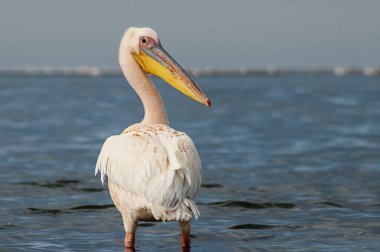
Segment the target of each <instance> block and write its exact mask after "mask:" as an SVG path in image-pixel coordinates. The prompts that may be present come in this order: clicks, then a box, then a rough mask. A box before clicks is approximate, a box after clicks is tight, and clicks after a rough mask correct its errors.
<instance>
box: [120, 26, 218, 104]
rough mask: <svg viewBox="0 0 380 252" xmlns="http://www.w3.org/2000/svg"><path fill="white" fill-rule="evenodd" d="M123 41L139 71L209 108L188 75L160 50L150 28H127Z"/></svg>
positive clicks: (157, 40)
mask: <svg viewBox="0 0 380 252" xmlns="http://www.w3.org/2000/svg"><path fill="white" fill-rule="evenodd" d="M123 41H125V42H126V43H127V45H126V46H128V47H129V48H128V49H129V51H130V52H131V53H132V55H133V57H134V59H135V60H136V62H137V63H138V64H139V66H140V67H141V69H142V70H143V71H144V72H146V73H149V74H153V75H155V76H157V77H160V78H161V79H163V80H164V81H166V82H167V83H169V84H170V85H172V86H173V87H174V88H176V89H178V90H179V91H180V92H182V93H183V94H185V95H187V96H189V97H190V98H192V99H194V100H196V101H198V102H200V103H202V104H205V105H206V106H208V107H210V105H211V102H210V100H209V99H208V98H207V96H206V94H205V93H204V92H203V91H202V90H201V89H200V87H199V86H198V84H197V83H196V82H195V81H194V80H193V79H192V78H191V77H190V75H189V74H188V73H187V72H186V71H185V70H184V69H183V68H182V67H181V66H180V65H179V64H178V63H177V62H176V61H175V60H174V59H173V58H172V57H171V56H170V55H169V54H168V53H167V52H166V51H165V50H164V49H163V48H162V46H161V43H160V40H159V39H158V36H157V33H156V32H155V31H154V30H152V29H151V28H135V27H131V28H129V29H128V30H127V31H126V33H125V34H124V37H123Z"/></svg>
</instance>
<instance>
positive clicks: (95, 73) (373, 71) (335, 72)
mask: <svg viewBox="0 0 380 252" xmlns="http://www.w3.org/2000/svg"><path fill="white" fill-rule="evenodd" d="M187 71H188V72H189V73H190V74H191V75H193V76H282V75H326V76H331V75H332V76H346V75H359V76H368V77H371V76H379V75H380V67H363V68H349V67H332V68H304V69H302V68H298V69H296V68H295V69H285V68H275V67H267V68H239V69H226V68H189V69H187ZM65 76H66V77H70V76H78V77H79V76H83V77H107V76H109V77H112V76H114V77H118V76H122V73H121V71H120V70H118V69H102V68H97V67H78V68H62V69H52V68H25V69H0V77H65Z"/></svg>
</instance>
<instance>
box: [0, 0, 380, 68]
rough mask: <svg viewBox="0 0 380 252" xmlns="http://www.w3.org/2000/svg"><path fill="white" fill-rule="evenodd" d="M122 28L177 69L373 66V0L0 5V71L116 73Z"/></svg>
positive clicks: (376, 56) (18, 0)
mask: <svg viewBox="0 0 380 252" xmlns="http://www.w3.org/2000/svg"><path fill="white" fill-rule="evenodd" d="M129 26H136V27H144V26H148V27H151V28H153V29H155V30H156V31H157V33H158V35H159V37H160V40H161V42H162V45H163V46H164V48H165V49H166V51H168V52H169V53H170V54H171V55H172V56H173V58H175V59H176V60H177V61H178V62H179V63H180V64H181V65H183V66H184V67H217V68H241V67H266V66H276V67H287V68H292V67H329V66H358V67H361V66H380V1H379V0H318V1H317V0H314V1H311V0H261V1H259V0H234V1H231V0H218V1H217V0H213V1H212V0H192V1H181V0H177V1H175V0H160V1H157V0H146V1H142V0H141V1H138V0H133V1H129V0H107V1H104V0H65V1H52V0H33V1H25V0H1V2H0V69H10V68H12V69H13V68H23V67H26V66H33V67H37V68H38V67H45V66H51V67H53V68H61V67H76V66H84V65H87V66H95V67H107V68H116V67H118V61H117V53H118V47H119V43H120V38H121V36H122V35H123V33H124V31H125V30H126V28H128V27H129Z"/></svg>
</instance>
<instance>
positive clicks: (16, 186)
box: [0, 76, 380, 251]
mask: <svg viewBox="0 0 380 252" xmlns="http://www.w3.org/2000/svg"><path fill="white" fill-rule="evenodd" d="M198 81H199V83H200V85H201V86H202V87H203V89H204V90H205V92H206V93H207V94H208V95H209V97H210V99H211V101H212V103H213V104H212V107H211V109H207V108H206V107H204V106H201V105H199V104H197V103H195V102H193V101H191V100H189V99H187V98H186V97H184V96H182V95H179V94H178V93H177V91H175V90H173V89H172V88H171V87H170V86H169V85H166V84H163V83H162V82H161V81H159V80H156V82H157V83H158V85H159V87H160V90H161V91H162V92H163V93H164V99H165V101H166V105H167V110H168V113H169V119H170V120H171V126H172V127H173V128H176V129H178V130H181V131H185V132H187V133H188V134H189V135H190V136H191V137H192V138H193V140H194V142H195V144H196V146H197V148H198V150H199V153H200V156H201V159H202V161H203V168H204V178H203V186H202V188H201V190H200V192H199V198H198V205H199V209H200V211H201V218H200V219H199V220H197V221H194V222H193V225H192V234H193V239H192V246H193V248H192V251H253V250H257V251H375V250H377V249H378V248H379V246H380V127H379V125H380V78H379V77H371V78H368V77H360V76H347V77H341V78H338V77H332V76H276V77H265V76H262V77H202V78H198ZM141 116H142V108H141V106H140V104H139V100H138V99H137V98H136V97H135V96H134V94H133V93H132V91H131V89H130V88H129V86H128V85H126V84H125V81H124V80H123V79H122V78H121V77H120V78H119V77H108V78H85V77H65V78H58V77H57V78H54V77H52V78H39V77H35V78H18V77H14V78H4V77H3V78H0V132H1V133H0V147H1V148H0V160H1V164H0V181H1V183H0V192H1V197H0V251H57V250H59V251H122V250H123V236H124V230H123V227H122V221H121V217H120V215H119V213H118V211H117V210H116V209H115V208H114V207H113V205H112V202H111V200H110V197H109V195H108V191H107V189H106V188H103V187H102V185H101V184H100V181H99V177H94V176H93V173H94V165H95V162H96V159H97V155H98V153H99V150H100V148H101V145H102V144H103V142H104V140H105V139H106V138H107V137H108V136H110V135H112V134H117V133H119V132H121V131H122V130H123V129H124V128H125V127H127V126H128V125H130V124H132V123H134V122H137V121H138V120H140V119H141ZM179 232H180V231H179V227H178V225H177V223H165V224H162V223H153V224H150V223H142V224H141V225H140V227H139V228H138V232H137V249H138V251H179Z"/></svg>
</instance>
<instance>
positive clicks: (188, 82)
mask: <svg viewBox="0 0 380 252" xmlns="http://www.w3.org/2000/svg"><path fill="white" fill-rule="evenodd" d="M119 63H120V67H121V70H122V72H123V74H124V77H125V78H126V79H127V81H128V83H129V84H130V85H131V87H132V88H133V89H134V91H135V92H136V94H137V95H138V96H139V98H140V100H141V102H142V104H143V107H144V117H143V119H142V121H141V122H139V123H136V124H133V125H131V126H129V127H128V128H126V129H125V130H123V131H122V133H121V134H120V135H114V136H110V137H108V138H107V139H106V141H105V142H104V144H103V146H102V148H101V151H100V154H99V157H98V160H97V162H96V168H95V175H96V174H97V173H100V174H101V181H102V183H103V184H104V183H105V178H106V177H107V184H108V189H109V193H110V196H111V199H112V201H113V202H114V205H115V206H116V208H117V209H118V211H119V212H120V213H121V216H122V219H123V225H124V229H125V238H124V243H125V248H126V249H134V247H135V232H136V228H137V224H138V221H162V222H167V221H178V222H179V224H180V228H181V239H180V245H181V248H189V247H190V226H191V220H192V218H193V217H194V218H196V219H197V218H198V217H199V215H200V214H199V210H198V208H197V206H196V203H195V201H196V197H197V192H198V190H199V188H200V185H201V177H202V166H201V161H200V158H199V155H198V152H197V149H196V147H195V145H194V143H193V141H192V140H191V138H190V137H189V136H188V135H187V134H185V133H184V132H181V131H177V130H175V129H172V128H171V127H170V126H169V121H168V117H167V113H166V110H165V106H164V102H163V100H162V98H161V95H160V93H159V92H158V90H157V88H156V86H155V85H154V83H153V82H152V80H151V79H150V75H155V76H157V77H159V78H161V79H163V80H164V81H165V82H167V83H168V84H170V85H172V86H173V87H174V88H176V89H177V90H178V91H180V92H181V93H183V94H185V95H186V96H188V97H190V98H192V99H193V100H195V101H197V102H199V103H201V104H204V105H206V106H207V107H210V105H211V102H210V100H209V98H208V97H207V96H206V94H205V93H204V92H203V91H202V89H201V88H200V87H199V85H198V84H197V83H196V82H195V81H194V80H193V78H192V77H191V76H190V75H189V74H188V73H187V72H186V71H185V70H184V69H183V68H182V67H181V66H180V65H179V64H178V63H177V62H176V61H175V60H174V59H173V58H172V57H171V56H170V55H169V54H168V53H167V52H166V51H165V50H164V49H163V47H162V45H161V42H160V40H159V38H158V35H157V33H156V32H155V31H154V30H153V29H151V28H147V27H144V28H136V27H130V28H128V29H127V30H126V32H125V33H124V35H123V37H122V39H121V42H120V47H119Z"/></svg>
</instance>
